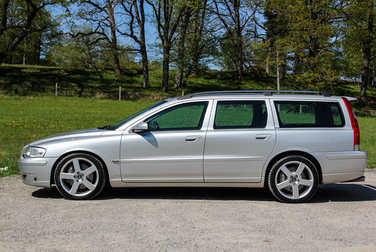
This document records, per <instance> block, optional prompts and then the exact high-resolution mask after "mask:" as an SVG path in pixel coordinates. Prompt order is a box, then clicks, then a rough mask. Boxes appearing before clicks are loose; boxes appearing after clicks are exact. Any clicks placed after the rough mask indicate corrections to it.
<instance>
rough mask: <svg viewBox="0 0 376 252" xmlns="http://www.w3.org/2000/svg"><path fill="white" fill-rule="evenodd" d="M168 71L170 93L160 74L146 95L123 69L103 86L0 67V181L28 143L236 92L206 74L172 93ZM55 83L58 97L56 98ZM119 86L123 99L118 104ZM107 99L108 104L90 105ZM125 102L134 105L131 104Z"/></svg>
mask: <svg viewBox="0 0 376 252" xmlns="http://www.w3.org/2000/svg"><path fill="white" fill-rule="evenodd" d="M175 73H176V71H174V70H172V71H170V82H169V88H170V91H169V92H168V93H165V92H162V91H160V86H161V82H162V70H151V71H150V75H149V76H150V84H151V87H150V88H149V89H143V88H142V73H141V71H140V69H125V70H123V72H122V74H123V76H122V77H115V76H114V74H113V71H112V70H107V71H106V72H105V74H104V82H100V81H99V77H98V76H97V75H96V73H95V72H94V70H91V69H71V68H61V67H60V68H59V67H43V66H17V65H4V64H3V65H1V66H0V168H4V167H8V170H7V171H0V176H7V175H11V174H17V173H18V158H19V155H20V152H21V149H22V147H23V146H24V145H26V144H27V143H30V142H32V141H34V140H37V139H40V138H42V137H45V136H49V135H53V134H57V133H61V132H66V131H73V130H79V129H85V128H94V127H98V126H103V125H109V124H114V123H116V122H118V121H120V120H122V119H124V118H125V117H127V116H129V115H131V114H133V113H135V112H137V111H139V110H141V109H143V108H145V107H147V106H149V105H151V104H153V103H155V102H156V101H157V100H161V99H163V98H166V97H175V96H180V95H181V94H182V91H184V92H185V94H188V93H193V92H203V91H213V90H235V89H237V85H236V79H237V77H236V72H234V71H222V72H217V71H210V72H205V73H202V74H201V75H200V78H194V77H192V78H188V79H187V85H186V86H185V87H183V89H182V90H174V88H173V82H174V80H173V74H175ZM56 81H57V82H58V87H59V88H58V95H59V96H58V97H54V96H53V95H54V93H55V83H56ZM288 81H289V80H288V78H287V79H286V80H283V81H282V84H281V89H289V88H288V87H289V83H287V82H288ZM275 83H276V78H275V76H262V80H256V79H255V78H254V76H253V74H251V73H245V78H244V82H243V83H242V86H241V88H242V89H244V90H265V89H267V87H268V86H271V87H272V88H274V87H275V86H276V84H275ZM119 85H120V86H121V87H122V93H123V99H125V98H126V99H128V100H127V101H120V102H119V101H117V99H118V92H119ZM329 91H330V92H331V93H332V94H335V95H347V96H354V97H358V96H359V93H360V89H359V86H357V85H353V84H352V83H350V82H341V83H338V84H337V85H336V86H334V87H333V89H332V90H329ZM374 94H376V87H369V89H368V99H369V101H370V102H369V104H368V107H367V108H366V109H364V108H360V107H357V106H356V105H355V109H356V110H357V116H358V120H359V124H360V131H361V144H360V147H361V149H362V150H364V151H367V152H368V165H367V166H368V168H376V147H375V146H376V139H375V133H374V131H375V125H376V116H375V115H374V114H375V111H376V104H375V103H374V102H373V100H375V97H374ZM92 98H107V99H92ZM129 99H133V101H132V100H129Z"/></svg>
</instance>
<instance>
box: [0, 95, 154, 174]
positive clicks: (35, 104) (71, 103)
mask: <svg viewBox="0 0 376 252" xmlns="http://www.w3.org/2000/svg"><path fill="white" fill-rule="evenodd" d="M153 103H155V101H150V100H144V101H114V100H104V99H91V98H78V97H54V96H44V97H42V96H39V97H38V96H37V97H32V96H30V97H29V96H28V97H19V96H10V97H9V96H0V114H1V117H0V168H5V167H8V170H7V171H0V176H8V175H11V174H18V159H19V155H20V153H21V149H22V147H23V146H24V145H26V144H28V143H30V142H32V141H35V140H37V139H40V138H43V137H46V136H50V135H54V134H58V133H62V132H67V131H74V130H80V129H88V128H96V127H100V126H104V125H112V124H115V123H117V122H119V121H121V120H122V119H124V118H126V117H128V116H130V115H132V114H134V113H136V112H138V111H139V110H141V109H143V108H146V107H148V106H150V105H152V104H153Z"/></svg>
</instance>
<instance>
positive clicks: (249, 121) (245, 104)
mask: <svg viewBox="0 0 376 252" xmlns="http://www.w3.org/2000/svg"><path fill="white" fill-rule="evenodd" d="M266 118H267V111H266V105H265V101H219V102H218V103H217V110H216V114H215V121H214V126H213V127H214V129H234V128H265V126H266Z"/></svg>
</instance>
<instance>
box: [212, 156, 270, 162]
mask: <svg viewBox="0 0 376 252" xmlns="http://www.w3.org/2000/svg"><path fill="white" fill-rule="evenodd" d="M262 160H264V156H238V157H237V156H228V157H224V156H207V157H205V162H237V161H262Z"/></svg>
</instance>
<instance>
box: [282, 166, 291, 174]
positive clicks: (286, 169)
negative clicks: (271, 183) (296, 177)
mask: <svg viewBox="0 0 376 252" xmlns="http://www.w3.org/2000/svg"><path fill="white" fill-rule="evenodd" d="M280 169H281V171H282V172H283V173H284V174H285V175H286V176H287V177H290V176H291V171H290V170H289V169H288V168H287V167H286V166H285V165H284V166H281V168H280Z"/></svg>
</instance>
